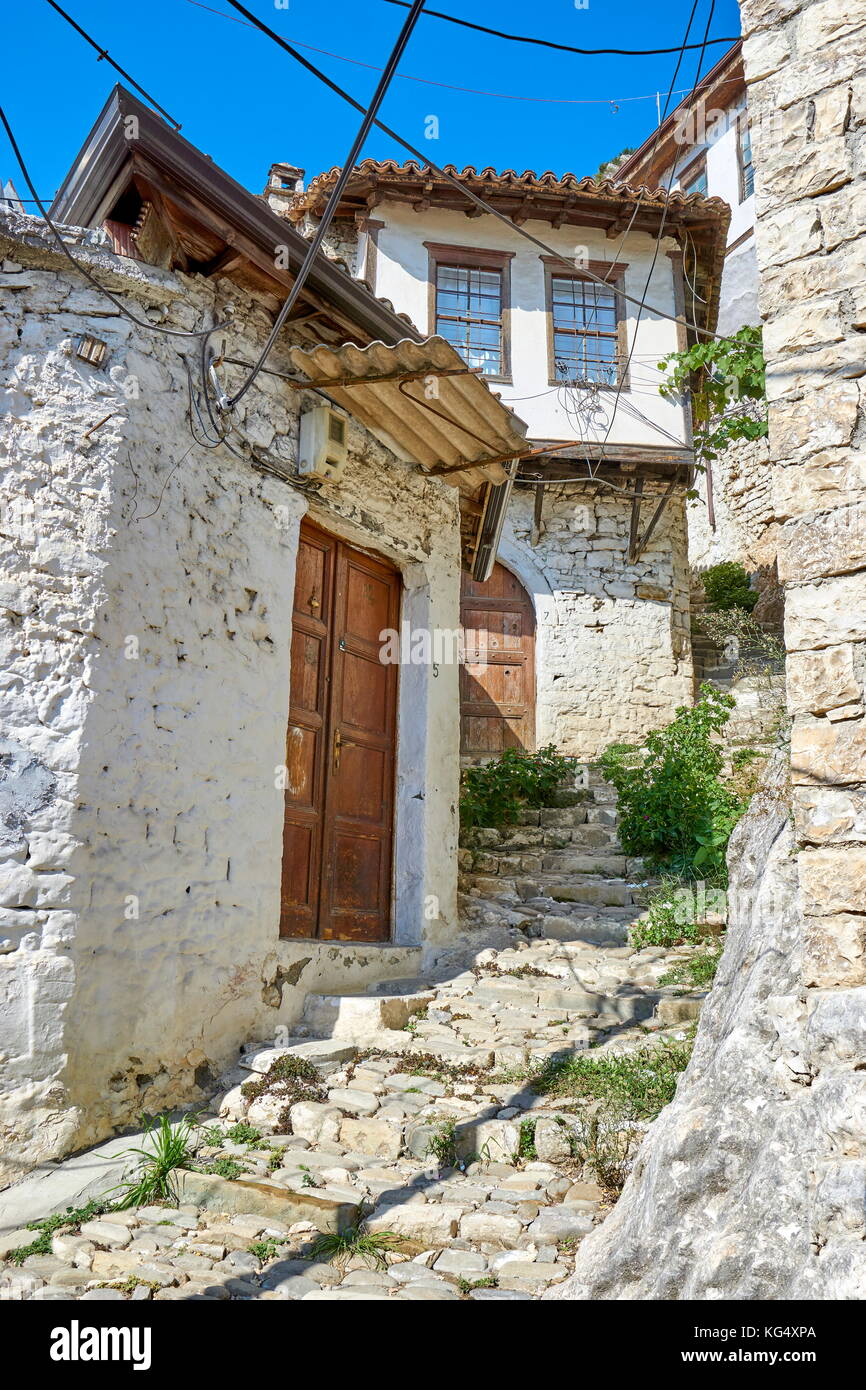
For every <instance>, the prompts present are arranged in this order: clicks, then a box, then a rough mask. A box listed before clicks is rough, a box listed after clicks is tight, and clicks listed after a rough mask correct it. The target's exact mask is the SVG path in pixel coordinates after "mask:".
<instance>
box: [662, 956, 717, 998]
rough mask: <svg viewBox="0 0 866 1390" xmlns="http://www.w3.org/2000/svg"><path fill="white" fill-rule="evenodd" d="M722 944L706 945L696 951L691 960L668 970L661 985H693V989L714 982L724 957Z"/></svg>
mask: <svg viewBox="0 0 866 1390" xmlns="http://www.w3.org/2000/svg"><path fill="white" fill-rule="evenodd" d="M723 949H724V948H723V947H722V946H715V947H714V946H705V947H703V948H702V949H701V950H700V951H696V952H695V954H694V955H693V956H692V957H691V959H690V960H685V961H683V962H682V963H681V964H680V965H675V966H674V967H673V969H671V970H667V971H666V972H665V974H664V975H662V977H661V979H660V980H659V984H660V985H685V984H687V985H691V987H692V988H693V989H701V988H702V987H703V986H704V985H709V984H712V982H713V980H714V979H715V976H716V971H717V970H718V968H719V961H720V960H721V959H722V951H723Z"/></svg>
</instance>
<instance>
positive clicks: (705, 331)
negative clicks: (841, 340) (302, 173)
mask: <svg viewBox="0 0 866 1390" xmlns="http://www.w3.org/2000/svg"><path fill="white" fill-rule="evenodd" d="M228 3H229V4H230V5H231V6H232V7H233V9H236V10H238V11H239V12H240V13H241V14H243V15H246V17H247V19H249V20H250V22H251V23H252V24H254V25H255V27H256V28H257V29H260V30H261V32H262V33H263V34H265V35H266V36H267V37H268V38H269V39H271V40H272V41H273V42H274V43H275V44H277V45H278V46H279V47H280V48H282V49H284V51H285V52H286V53H288V54H289V56H290V57H292V58H294V59H295V62H297V63H300V64H301V66H302V67H304V68H306V69H307V71H308V72H311V73H312V74H313V75H314V76H315V77H317V78H318V79H319V81H320V82H323V83H324V84H325V86H326V87H329V88H330V90H331V91H332V92H335V93H336V94H337V96H339V97H342V99H343V100H344V101H346V102H348V104H349V105H350V106H353V107H354V108H355V110H356V111H360V112H361V113H362V114H363V113H364V110H365V108H364V107H363V106H362V104H361V103H360V102H359V101H356V100H355V98H354V97H353V96H351V95H350V94H349V93H348V92H347V91H346V90H345V89H344V88H343V87H341V86H340V84H339V83H338V82H334V81H333V79H332V78H330V77H328V75H327V73H324V72H322V70H321V68H317V67H316V65H315V63H311V62H310V60H309V58H305V57H304V56H303V54H302V53H298V51H297V49H295V48H293V47H292V45H291V44H290V43H288V42H287V41H286V40H285V39H283V38H281V37H280V35H279V34H277V33H276V32H275V31H274V30H273V29H271V28H270V27H269V26H268V25H267V24H265V23H264V21H263V20H261V19H259V18H257V16H256V15H254V14H253V13H252V11H251V10H248V9H247V8H246V7H245V6H244V5H242V4H240V0H228ZM373 124H375V125H376V126H377V127H378V129H379V130H381V131H382V132H383V133H384V134H385V135H387V136H388V137H389V138H390V139H391V140H394V141H396V143H397V144H398V145H400V146H401V147H402V148H403V149H404V150H407V151H408V152H409V154H411V155H412V156H413V157H414V158H415V159H417V160H418V161H419V163H420V164H421V166H422V168H427V169H429V170H430V172H431V173H433V174H436V175H437V177H439V178H442V179H444V180H445V181H446V183H449V184H451V185H452V186H453V187H454V188H456V189H457V190H458V192H460V193H462V194H463V196H464V197H466V198H468V199H469V201H470V202H471V203H473V204H474V205H475V206H476V207H478V208H480V209H481V211H482V212H486V213H489V214H490V215H491V216H492V217H495V218H496V219H497V221H499V222H502V223H503V224H504V225H505V226H506V227H508V228H509V230H510V231H511V232H517V233H518V234H519V235H520V236H522V237H523V238H524V239H525V240H526V241H529V242H531V243H532V245H533V246H536V247H538V249H539V250H540V251H543V252H544V253H545V255H548V256H553V257H555V259H556V260H558V261H561V262H562V264H563V265H565V266H567V267H568V268H569V269H570V270H573V269H574V262H573V261H571V260H569V259H568V257H567V256H563V254H562V252H561V251H557V250H555V249H554V248H553V247H552V246H549V245H548V244H547V243H546V242H544V241H541V240H540V238H539V237H537V236H533V234H532V232H528V231H527V230H526V228H525V227H519V226H517V225H516V223H514V222H512V220H511V218H510V217H508V216H507V215H506V214H505V213H504V212H500V211H499V209H498V208H495V207H493V206H492V205H491V204H490V203H487V202H485V200H484V199H483V198H481V197H480V196H479V195H478V194H477V193H474V192H473V191H472V189H471V188H467V187H466V186H465V185H464V184H463V183H461V182H460V180H459V179H458V178H456V177H455V175H453V174H449V173H448V171H447V169H442V168H440V167H439V165H438V164H434V163H432V161H431V160H430V158H429V156H428V155H425V154H423V153H422V152H421V150H419V149H418V148H417V147H416V146H415V145H412V144H410V143H409V141H408V140H406V139H404V137H403V136H402V135H398V133H397V131H396V130H392V128H391V127H390V126H387V125H385V123H384V121H380V120H378V119H377V120H376V121H374V123H373ZM344 172H345V171H344ZM583 274H584V275H585V277H586V278H587V279H589V280H594V281H595V282H596V283H597V284H601V285H603V284H604V283H605V281H604V280H603V279H602V277H601V276H599V275H594V274H593V273H592V271H590V270H585V271H584V272H583ZM621 298H622V299H624V300H625V301H626V302H627V303H629V304H636V305H638V306H639V307H640V308H642V309H648V310H649V311H650V313H653V314H656V315H657V316H658V317H659V318H663V319H669V320H670V322H671V323H676V324H680V325H682V323H683V319H682V318H678V317H677V316H676V315H675V314H671V313H668V311H667V310H666V309H659V308H657V307H656V306H655V305H652V304H646V302H645V301H643V300H640V299H636V298H635V297H634V295H630V294H627V293H626V292H625V291H624V290H623V291H622V292H621ZM686 326H687V327H688V328H691V329H692V330H693V331H694V332H695V333H699V334H701V335H702V336H703V337H705V338H713V339H719V338H720V337H721V335H720V334H718V333H714V332H713V331H712V330H711V329H709V328H702V327H701V326H700V325H699V324H697V323H687V324H686Z"/></svg>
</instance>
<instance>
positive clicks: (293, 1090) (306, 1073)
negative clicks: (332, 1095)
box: [241, 1053, 328, 1134]
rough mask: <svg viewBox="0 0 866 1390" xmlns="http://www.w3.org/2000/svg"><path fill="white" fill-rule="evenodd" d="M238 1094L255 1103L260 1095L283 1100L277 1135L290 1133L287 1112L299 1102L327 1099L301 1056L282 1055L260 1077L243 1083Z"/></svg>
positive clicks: (319, 1080) (314, 1075)
mask: <svg viewBox="0 0 866 1390" xmlns="http://www.w3.org/2000/svg"><path fill="white" fill-rule="evenodd" d="M241 1093H242V1095H243V1096H244V1097H245V1099H246V1100H258V1099H259V1098H260V1097H261V1096H267V1095H270V1096H273V1097H275V1098H276V1099H277V1100H281V1101H283V1109H282V1110H281V1111H280V1114H279V1116H278V1118H277V1132H278V1133H282V1134H288V1133H290V1119H289V1111H290V1110H291V1108H292V1106H293V1105H296V1104H297V1103H298V1101H301V1100H310V1101H323V1100H327V1098H328V1092H327V1089H326V1088H325V1087H324V1086H323V1085H322V1081H321V1077H320V1076H319V1073H318V1072H317V1070H316V1068H315V1067H314V1066H313V1064H312V1062H308V1061H307V1060H306V1058H303V1057H293V1056H292V1055H291V1053H283V1055H282V1056H281V1057H277V1058H276V1060H275V1061H274V1062H272V1063H271V1065H270V1067H269V1068H268V1070H267V1071H266V1072H265V1073H264V1075H263V1076H260V1077H258V1079H257V1080H255V1081H245V1082H244V1083H243V1085H242V1086H241Z"/></svg>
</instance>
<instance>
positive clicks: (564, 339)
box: [550, 275, 619, 386]
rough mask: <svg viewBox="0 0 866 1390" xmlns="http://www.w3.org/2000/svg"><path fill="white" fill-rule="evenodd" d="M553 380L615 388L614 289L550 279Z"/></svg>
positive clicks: (575, 278)
mask: <svg viewBox="0 0 866 1390" xmlns="http://www.w3.org/2000/svg"><path fill="white" fill-rule="evenodd" d="M550 297H551V304H550V312H551V320H552V324H553V366H554V376H555V379H556V380H557V381H568V382H575V381H592V382H597V383H598V384H599V385H601V386H615V385H616V383H617V380H618V373H619V335H618V322H617V301H616V289H615V287H614V286H613V285H599V284H598V283H597V282H596V281H595V280H582V279H580V278H579V277H578V276H565V275H553V276H551V279H550Z"/></svg>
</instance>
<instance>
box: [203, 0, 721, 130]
mask: <svg viewBox="0 0 866 1390" xmlns="http://www.w3.org/2000/svg"><path fill="white" fill-rule="evenodd" d="M186 3H187V4H188V5H195V7H196V9H199V10H206V11H207V12H208V14H215V15H218V16H219V17H220V19H227V20H228V21H229V22H230V23H231V24H242V25H243V26H244V28H245V29H252V28H254V27H255V26H254V25H252V24H250V23H249V21H248V20H246V19H238V18H237V16H236V15H233V14H226V12H225V10H216V9H214V7H213V5H205V4H203V3H202V0H186ZM426 13H429V12H428V11H426V10H425V14H426ZM293 42H294V43H295V44H296V45H297V47H298V48H303V49H305V50H306V52H307V53H319V54H320V55H321V56H322V57H323V58H335V59H336V61H337V62H338V63H351V64H352V66H353V67H356V68H366V69H367V70H368V72H381V71H382V69H381V68H380V67H378V66H377V65H376V64H375V63H365V62H363V60H362V59H360V58H348V57H346V55H345V54H344V53H335V52H334V51H333V49H330V48H317V47H316V46H315V45H314V44H311V43H301V42H300V40H299V39H294V40H293ZM395 77H396V78H399V79H400V80H401V81H403V82H418V83H420V84H421V85H422V86H424V87H439V88H441V89H442V90H444V91H446V92H462V93H464V94H465V95H466V96H473V97H492V98H494V99H495V100H498V101H527V102H535V103H540V104H544V105H552V106H610V107H613V108H614V110H616V108H617V107H619V106H624V105H625V104H626V103H627V102H632V101H657V100H658V97H659V95H660V94H659V93H658V92H644V93H642V94H640V95H639V96H628V97H536V96H526V95H525V94H524V93H515V92H489V91H486V90H485V89H483V88H479V87H460V86H458V85H457V84H456V83H453V82H436V81H435V80H434V79H433V78H432V77H417V76H414V75H413V74H412V73H408V72H398V73H395ZM739 82H740V79H739V78H729V79H728V80H727V81H726V82H720V83H719V84H718V85H719V87H720V88H721V87H726V86H732V85H735V84H738V83H739ZM673 95H674V96H676V97H681V96H689V95H691V88H690V87H681V88H680V89H679V90H678V91H676V92H674V93H673Z"/></svg>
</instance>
